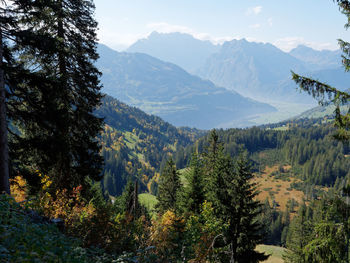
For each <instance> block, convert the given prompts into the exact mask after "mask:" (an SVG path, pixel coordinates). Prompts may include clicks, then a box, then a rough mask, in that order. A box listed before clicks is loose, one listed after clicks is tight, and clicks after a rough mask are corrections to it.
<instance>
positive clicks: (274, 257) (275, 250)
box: [256, 245, 286, 263]
mask: <svg viewBox="0 0 350 263" xmlns="http://www.w3.org/2000/svg"><path fill="white" fill-rule="evenodd" d="M256 250H257V251H259V252H265V253H266V254H269V255H271V256H270V257H269V258H268V259H267V260H266V261H263V262H265V263H284V260H283V259H282V255H283V253H284V252H285V251H286V249H285V248H283V247H277V246H269V245H258V246H257V247H256Z"/></svg>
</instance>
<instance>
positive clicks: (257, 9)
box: [245, 5, 262, 16]
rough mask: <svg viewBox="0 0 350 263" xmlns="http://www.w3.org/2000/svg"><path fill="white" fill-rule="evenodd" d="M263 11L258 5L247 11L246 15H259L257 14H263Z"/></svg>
mask: <svg viewBox="0 0 350 263" xmlns="http://www.w3.org/2000/svg"><path fill="white" fill-rule="evenodd" d="M261 11H262V6H261V5H258V6H254V7H250V8H248V9H247V11H246V12H245V14H246V15H247V16H250V15H257V14H259V13H261Z"/></svg>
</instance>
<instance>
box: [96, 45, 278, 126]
mask: <svg viewBox="0 0 350 263" xmlns="http://www.w3.org/2000/svg"><path fill="white" fill-rule="evenodd" d="M98 52H99V54H100V59H99V61H98V63H97V67H98V68H99V69H100V70H101V71H102V73H103V75H102V78H101V80H102V83H103V86H104V92H105V93H107V94H109V95H111V96H113V97H116V98H118V99H120V100H122V101H124V102H125V103H127V104H130V105H132V106H136V107H138V108H140V109H142V110H144V111H146V112H148V113H150V114H155V115H158V116H160V117H162V118H163V119H165V120H166V121H169V122H170V123H172V124H174V125H176V126H189V127H196V128H201V129H211V128H214V127H222V126H225V125H226V124H227V123H232V122H233V121H235V124H236V125H238V124H241V125H246V124H247V121H246V118H248V117H250V116H252V115H256V114H258V113H259V114H260V113H264V112H273V111H275V108H273V107H272V106H270V105H268V104H264V103H260V102H257V101H253V100H251V99H248V98H244V97H242V96H241V95H239V94H238V93H236V92H233V91H228V90H227V89H224V88H218V87H216V86H215V85H214V84H213V83H212V82H210V81H204V80H202V79H200V78H199V77H196V76H193V75H190V74H189V73H187V72H186V71H184V70H183V69H181V68H180V67H178V66H176V65H174V64H171V63H166V62H163V61H161V60H158V59H156V58H153V57H151V56H149V55H146V54H141V53H125V52H124V53H119V52H116V51H113V50H112V49H109V48H108V47H106V46H104V45H100V46H99V48H98Z"/></svg>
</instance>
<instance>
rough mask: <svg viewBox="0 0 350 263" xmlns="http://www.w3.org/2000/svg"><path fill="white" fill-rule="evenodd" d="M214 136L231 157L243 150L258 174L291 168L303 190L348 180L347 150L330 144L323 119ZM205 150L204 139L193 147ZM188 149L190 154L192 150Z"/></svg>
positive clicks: (220, 132)
mask: <svg viewBox="0 0 350 263" xmlns="http://www.w3.org/2000/svg"><path fill="white" fill-rule="evenodd" d="M217 133H218V135H219V137H220V139H221V140H222V141H223V143H224V147H225V151H226V152H227V153H228V154H230V155H231V156H235V155H237V153H238V152H239V149H240V148H244V149H246V150H247V151H248V152H249V154H250V156H251V158H252V160H253V161H254V168H255V171H262V170H263V169H264V168H265V166H266V165H268V166H273V165H291V166H292V170H291V176H295V177H297V178H299V179H301V180H302V181H303V185H304V186H305V187H306V186H307V185H309V186H312V185H321V186H333V185H334V183H335V182H336V181H337V182H339V181H344V179H345V178H347V179H349V178H350V173H349V171H350V159H349V158H348V155H349V151H350V149H349V147H347V146H346V145H344V144H343V143H341V142H338V141H336V140H334V137H333V135H334V133H335V128H334V127H333V125H332V124H330V123H323V119H313V120H308V119H301V120H296V121H290V122H288V121H287V122H282V123H278V124H274V125H266V126H262V127H260V128H259V127H255V128H249V129H228V130H218V131H217ZM207 146H208V137H207V136H205V137H203V138H201V139H199V140H198V142H196V144H195V148H197V149H198V151H199V152H201V151H203V150H204V149H205V148H206V147H207ZM190 149H191V150H190V151H192V150H193V146H192V147H191V148H190ZM187 151H189V150H188V149H187ZM311 188H312V187H311ZM303 189H305V188H303Z"/></svg>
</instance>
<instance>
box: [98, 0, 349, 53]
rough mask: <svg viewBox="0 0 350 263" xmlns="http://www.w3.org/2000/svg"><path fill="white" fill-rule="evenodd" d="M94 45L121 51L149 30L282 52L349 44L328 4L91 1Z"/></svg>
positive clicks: (310, 0) (340, 18) (304, 0)
mask: <svg viewBox="0 0 350 263" xmlns="http://www.w3.org/2000/svg"><path fill="white" fill-rule="evenodd" d="M95 4H96V19H97V21H98V22H99V34H98V36H99V39H100V42H102V43H104V44H107V45H109V46H110V47H112V48H115V49H117V50H121V49H122V48H123V47H126V46H129V45H131V44H132V43H134V42H135V41H136V40H138V39H140V38H144V37H147V36H148V35H149V34H150V33H151V32H152V31H158V32H165V33H167V32H186V33H190V34H192V35H193V36H195V37H196V38H199V39H209V40H211V41H213V42H214V43H219V42H223V41H224V40H231V39H233V38H238V39H240V38H246V39H247V40H250V41H258V42H270V43H272V44H275V45H276V46H278V47H279V48H281V49H283V50H290V49H291V48H294V47H296V46H297V45H298V44H306V45H308V46H311V47H313V48H316V49H336V48H338V46H337V39H339V38H342V39H344V40H349V39H350V38H349V37H348V36H350V29H349V32H347V31H346V30H345V29H344V24H345V22H346V17H345V16H344V15H343V14H341V13H340V12H339V9H338V6H337V5H336V4H335V3H334V2H333V1H332V0H260V1H258V0H95Z"/></svg>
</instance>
